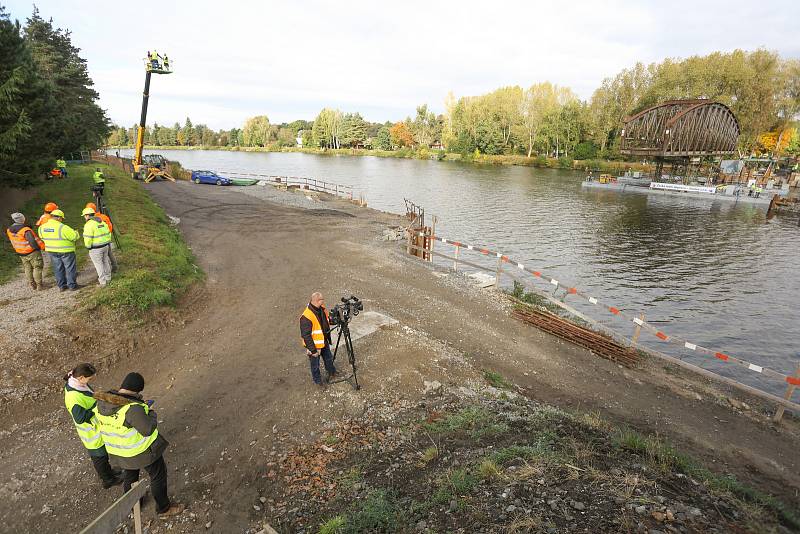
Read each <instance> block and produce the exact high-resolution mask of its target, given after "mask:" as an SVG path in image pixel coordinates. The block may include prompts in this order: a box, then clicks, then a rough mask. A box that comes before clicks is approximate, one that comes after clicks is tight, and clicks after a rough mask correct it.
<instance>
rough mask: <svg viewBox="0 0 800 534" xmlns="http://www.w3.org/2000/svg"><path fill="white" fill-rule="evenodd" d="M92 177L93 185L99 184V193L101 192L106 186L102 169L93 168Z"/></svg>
mask: <svg viewBox="0 0 800 534" xmlns="http://www.w3.org/2000/svg"><path fill="white" fill-rule="evenodd" d="M92 179H93V180H94V185H96V186H100V194H101V195H102V194H103V189H105V186H106V177H105V175H104V174H103V171H101V170H100V167H97V168H96V169H95V170H94V174H93V175H92Z"/></svg>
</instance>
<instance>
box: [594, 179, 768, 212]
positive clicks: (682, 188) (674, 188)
mask: <svg viewBox="0 0 800 534" xmlns="http://www.w3.org/2000/svg"><path fill="white" fill-rule="evenodd" d="M581 187H582V188H583V189H596V190H604V191H616V192H619V193H638V194H642V195H658V196H668V197H677V198H690V199H697V200H704V201H708V202H717V201H720V202H731V203H739V204H748V205H754V206H760V207H761V206H763V207H764V208H765V209H767V208H769V205H770V202H771V201H772V197H773V196H774V195H776V194H778V192H776V191H775V190H771V191H764V192H762V193H761V194H760V195H759V196H748V192H749V190H748V189H747V188H744V187H741V186H738V185H724V186H719V187H706V186H699V185H683V184H672V183H665V182H652V181H650V180H641V179H637V178H628V177H621V178H618V179H615V178H611V179H608V178H606V179H603V178H600V179H599V180H597V179H594V178H591V177H589V178H587V179H586V180H584V181H583V182H581Z"/></svg>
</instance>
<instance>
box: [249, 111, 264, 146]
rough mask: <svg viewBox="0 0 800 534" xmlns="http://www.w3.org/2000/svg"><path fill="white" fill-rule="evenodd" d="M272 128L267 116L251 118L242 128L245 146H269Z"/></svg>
mask: <svg viewBox="0 0 800 534" xmlns="http://www.w3.org/2000/svg"><path fill="white" fill-rule="evenodd" d="M269 135H270V126H269V118H268V117H267V116H266V115H257V116H255V117H250V118H249V119H247V120H246V121H245V123H244V126H243V127H242V140H243V145H244V146H267V144H269Z"/></svg>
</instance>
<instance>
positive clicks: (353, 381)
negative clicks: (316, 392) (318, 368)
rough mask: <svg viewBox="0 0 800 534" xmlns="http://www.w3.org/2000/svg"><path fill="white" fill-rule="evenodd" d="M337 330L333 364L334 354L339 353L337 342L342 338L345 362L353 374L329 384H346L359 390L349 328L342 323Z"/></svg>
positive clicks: (354, 354) (345, 323)
mask: <svg viewBox="0 0 800 534" xmlns="http://www.w3.org/2000/svg"><path fill="white" fill-rule="evenodd" d="M334 328H336V327H334ZM338 328H339V335H338V337H337V338H336V348H334V349H333V361H334V363H335V362H336V353H337V352H338V351H339V342H340V341H341V340H342V338H344V346H345V347H346V348H347V360H348V361H349V362H350V367H352V368H353V374H351V375H350V376H346V377H344V378H339V379H337V380H334V381H332V382H330V384H338V383H339V382H347V383H349V384H350V385H351V386H353V389H355V390H359V389H361V386H359V385H358V375H357V374H356V353H355V351H354V350H353V340H352V339H351V338H350V326H349V325H348V323H347V322H343V323H341V324H340V325H339V326H338Z"/></svg>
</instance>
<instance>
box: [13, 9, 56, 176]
mask: <svg viewBox="0 0 800 534" xmlns="http://www.w3.org/2000/svg"><path fill="white" fill-rule="evenodd" d="M55 113H56V108H55V99H54V98H53V95H52V85H51V84H50V83H48V82H47V81H45V80H44V79H43V78H42V77H41V76H40V75H39V72H38V68H37V65H36V63H35V62H34V60H33V57H32V55H31V51H30V48H29V47H28V45H27V43H26V42H25V41H24V39H23V38H22V36H21V35H20V26H19V23H18V22H11V20H10V19H9V16H8V14H7V13H6V12H5V9H4V8H3V7H2V6H0V183H3V184H9V185H25V184H29V183H31V182H33V181H35V179H36V177H37V176H39V175H41V174H42V173H44V172H45V171H46V170H47V169H48V168H49V167H50V166H51V165H52V163H53V160H54V159H55V157H56V154H55V153H54V150H53V147H56V146H60V141H59V139H58V137H59V136H60V134H61V133H60V132H59V130H58V127H57V123H56V121H55V117H54V115H55ZM59 155H60V154H59Z"/></svg>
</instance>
